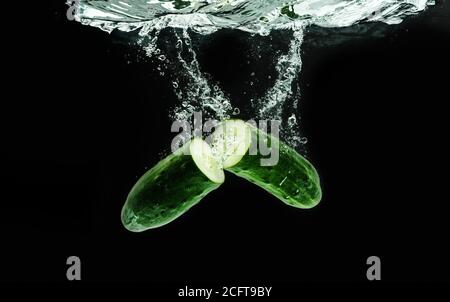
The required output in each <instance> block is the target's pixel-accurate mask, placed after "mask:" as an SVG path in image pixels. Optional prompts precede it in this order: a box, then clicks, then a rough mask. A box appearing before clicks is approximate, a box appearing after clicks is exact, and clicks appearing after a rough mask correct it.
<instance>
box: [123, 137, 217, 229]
mask: <svg viewBox="0 0 450 302" xmlns="http://www.w3.org/2000/svg"><path fill="white" fill-rule="evenodd" d="M187 151H189V152H187ZM185 154H190V155H185ZM224 179H225V175H224V172H223V169H222V166H221V164H220V163H219V162H218V161H217V160H216V158H215V157H214V156H213V155H212V150H211V148H210V146H209V145H208V144H207V143H206V142H205V141H203V140H202V139H201V138H194V139H193V140H192V141H189V142H188V143H186V144H185V145H184V146H183V147H181V148H180V149H178V150H177V151H176V152H174V153H172V154H170V155H169V156H167V157H166V158H165V159H163V160H161V161H160V162H159V163H158V164H156V166H154V167H153V168H152V169H150V170H149V171H147V172H146V173H145V174H144V175H143V176H142V177H141V178H140V179H139V180H138V181H137V183H136V184H135V185H134V187H133V188H132V189H131V191H130V193H129V195H128V197H127V200H126V202H125V205H124V206H123V209H122V215H121V218H122V223H123V225H124V226H125V228H127V229H128V230H130V231H133V232H141V231H144V230H147V229H151V228H156V227H160V226H163V225H165V224H167V223H169V222H171V221H173V220H174V219H176V218H178V217H179V216H181V215H182V214H183V213H185V212H186V211H188V210H189V209H190V208H191V207H192V206H194V205H195V204H197V203H198V202H199V201H200V200H201V199H202V198H203V197H205V196H206V195H207V194H208V193H209V192H211V191H213V190H215V189H217V188H218V187H219V186H220V184H222V183H223V182H224Z"/></svg>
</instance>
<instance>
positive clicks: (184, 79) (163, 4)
mask: <svg viewBox="0 0 450 302" xmlns="http://www.w3.org/2000/svg"><path fill="white" fill-rule="evenodd" d="M433 4H434V0H290V1H286V0H266V1H254V0H190V1H188V0H81V1H79V3H78V4H77V10H76V14H75V19H76V20H77V21H79V22H81V23H83V24H85V25H90V26H94V27H98V28H100V29H102V30H105V31H107V32H111V31H112V30H114V29H117V30H120V31H126V32H129V31H138V34H139V35H140V36H141V38H140V40H139V42H140V43H141V45H142V46H143V49H144V50H145V52H146V54H147V56H149V57H152V56H153V57H155V56H156V57H157V58H158V59H159V60H160V62H161V63H164V64H165V62H167V61H168V60H170V58H169V57H170V56H169V54H168V53H167V54H166V53H161V50H160V49H159V48H158V38H159V35H160V32H161V31H162V30H163V29H166V28H174V30H173V32H174V35H175V39H176V42H175V54H174V56H175V58H176V63H177V66H178V69H177V70H176V72H175V74H176V75H175V79H173V81H172V86H173V89H174V92H175V94H176V96H177V98H178V100H179V105H177V106H176V107H175V108H174V109H173V113H172V114H171V117H172V119H174V120H186V121H187V120H190V118H191V116H192V115H193V113H194V112H196V111H202V112H203V114H204V115H206V117H209V118H214V119H218V120H223V119H226V118H229V117H230V116H232V115H237V114H239V110H237V111H236V110H235V109H234V110H233V106H232V104H231V102H230V100H229V98H228V97H227V96H226V94H225V93H224V92H223V91H222V90H221V89H220V87H219V85H218V84H217V83H213V82H212V81H211V80H210V77H209V76H208V75H207V74H206V73H204V72H202V70H201V68H200V65H199V63H198V60H197V55H196V52H195V50H194V47H193V46H192V40H191V37H190V36H189V32H188V29H189V30H192V31H194V32H197V33H200V34H210V33H212V32H214V31H216V30H218V29H221V28H231V29H237V30H242V31H246V32H251V33H256V34H260V35H268V34H269V33H270V32H271V31H272V30H278V29H289V30H290V31H291V32H292V37H291V40H290V46H289V50H288V51H287V53H286V54H282V55H281V56H279V57H278V59H277V63H276V65H275V66H276V67H275V69H276V74H277V76H276V79H275V83H274V85H273V87H271V88H269V89H268V90H267V92H266V93H265V94H264V95H263V96H262V97H260V98H258V99H256V100H252V102H251V105H252V108H253V110H254V112H255V118H258V119H276V120H280V121H282V124H281V126H282V127H281V131H282V132H281V136H282V138H283V140H285V141H286V142H287V143H288V144H289V145H291V146H292V147H295V148H297V147H299V146H301V145H302V144H305V143H306V141H307V140H306V138H305V137H301V136H300V123H299V120H300V116H298V100H299V94H300V93H299V91H298V90H299V89H298V87H295V82H296V81H295V79H297V77H298V75H299V74H300V71H301V67H302V60H301V45H302V42H303V38H304V34H303V32H304V29H305V28H306V27H308V26H310V25H316V26H319V27H323V28H334V27H346V26H351V25H354V24H358V23H361V22H369V21H380V22H384V23H386V24H397V23H400V22H401V21H402V20H403V19H404V18H405V17H406V16H408V15H410V14H413V13H417V12H419V11H422V10H424V9H425V8H426V7H427V6H429V5H433ZM172 48H173V45H172ZM164 64H163V65H164ZM158 69H159V70H160V74H161V75H164V74H165V72H164V71H163V70H162V68H161V67H158Z"/></svg>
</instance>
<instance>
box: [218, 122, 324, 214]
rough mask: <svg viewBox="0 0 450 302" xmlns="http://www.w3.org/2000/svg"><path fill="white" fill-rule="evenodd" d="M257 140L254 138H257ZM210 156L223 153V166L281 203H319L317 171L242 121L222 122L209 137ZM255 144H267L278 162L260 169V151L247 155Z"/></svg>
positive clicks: (284, 145) (304, 160) (319, 193)
mask: <svg viewBox="0 0 450 302" xmlns="http://www.w3.org/2000/svg"><path fill="white" fill-rule="evenodd" d="M256 138H257V139H256ZM211 141H212V147H213V150H216V151H213V153H219V154H222V156H223V158H222V161H223V167H224V169H225V170H227V171H230V172H232V173H234V174H236V175H237V176H240V177H242V178H245V179H247V180H248V181H250V182H252V183H254V184H256V185H258V186H260V187H262V188H263V189H265V190H266V191H267V192H269V193H271V194H272V195H274V196H275V197H277V198H279V199H280V200H282V201H283V202H284V203H286V204H288V205H290V206H294V207H297V208H303V209H306V208H312V207H314V206H315V205H317V204H318V203H319V202H320V199H321V197H322V191H321V187H320V179H319V175H318V174H317V171H316V169H315V168H314V167H313V165H312V164H311V163H310V162H309V161H308V160H306V159H305V158H304V157H303V156H301V155H300V154H298V153H297V152H296V151H295V150H294V149H292V148H291V147H289V146H287V145H286V144H284V143H283V142H281V141H279V140H278V139H277V138H275V137H273V136H271V135H268V134H267V133H265V132H263V131H261V130H259V129H257V128H256V127H254V126H253V125H251V124H249V123H245V122H244V121H241V120H228V121H224V122H222V123H221V124H220V125H219V126H218V127H217V129H216V131H215V132H214V133H213V134H212V138H211ZM258 141H263V142H265V143H267V142H268V145H270V146H271V147H273V148H278V149H277V150H274V151H275V152H277V151H278V152H279V159H278V163H277V164H275V165H273V166H263V165H262V164H261V159H263V158H265V156H262V155H261V154H260V152H257V154H256V155H251V154H249V152H248V151H249V148H250V146H252V148H253V149H254V147H255V146H256V144H257V142H258Z"/></svg>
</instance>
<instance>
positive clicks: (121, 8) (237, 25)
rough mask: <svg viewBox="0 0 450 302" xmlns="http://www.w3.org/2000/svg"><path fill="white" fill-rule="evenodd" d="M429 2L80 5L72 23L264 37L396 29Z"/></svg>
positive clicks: (98, 1) (106, 1)
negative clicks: (318, 30) (317, 30)
mask: <svg viewBox="0 0 450 302" xmlns="http://www.w3.org/2000/svg"><path fill="white" fill-rule="evenodd" d="M432 4H434V0H290V1H286V0H265V1H255V0H81V1H80V2H79V4H78V5H77V6H78V9H77V11H76V15H75V18H76V20H77V21H79V22H82V23H83V24H88V25H91V26H95V27H99V28H101V29H102V30H105V31H108V32H111V31H112V30H113V29H116V28H117V29H119V30H123V31H133V30H136V29H138V28H140V29H141V33H142V34H143V35H145V34H147V33H148V32H149V31H152V30H154V29H155V28H165V27H177V28H191V29H192V30H194V31H197V32H199V33H202V34H207V33H211V32H214V31H216V30H218V29H220V28H232V29H239V30H243V31H248V32H252V33H259V34H263V35H267V34H268V33H270V31H271V30H273V29H286V28H291V29H292V28H296V27H297V26H299V25H300V26H301V25H303V24H305V23H307V24H316V25H319V26H323V27H343V26H350V25H353V24H355V23H358V22H363V21H381V22H385V23H388V24H397V23H400V22H401V21H402V19H403V18H404V17H405V16H407V15H410V14H413V13H416V12H419V11H422V10H424V9H425V8H426V6H427V5H432Z"/></svg>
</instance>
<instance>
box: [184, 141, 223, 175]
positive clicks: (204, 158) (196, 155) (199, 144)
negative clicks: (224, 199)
mask: <svg viewBox="0 0 450 302" xmlns="http://www.w3.org/2000/svg"><path fill="white" fill-rule="evenodd" d="M189 149H190V152H191V156H192V159H193V160H194V162H195V164H196V165H197V167H198V168H199V169H200V171H202V172H203V174H205V175H206V177H208V178H209V179H210V180H211V181H213V182H215V183H223V182H224V181H225V174H224V172H223V169H222V165H221V164H220V162H219V161H218V160H217V158H216V157H214V156H213V152H212V150H211V147H210V146H209V145H208V144H207V143H206V142H205V141H204V140H202V139H201V138H199V137H196V138H194V139H193V140H192V141H191V144H190V146H189Z"/></svg>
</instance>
